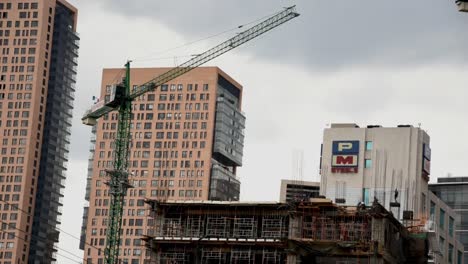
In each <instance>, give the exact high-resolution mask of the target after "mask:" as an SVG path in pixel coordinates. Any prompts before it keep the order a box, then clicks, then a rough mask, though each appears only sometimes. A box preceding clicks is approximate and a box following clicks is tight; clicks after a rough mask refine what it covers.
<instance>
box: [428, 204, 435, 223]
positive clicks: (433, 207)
mask: <svg viewBox="0 0 468 264" xmlns="http://www.w3.org/2000/svg"><path fill="white" fill-rule="evenodd" d="M430 210H431V211H430V215H429V216H430V218H431V220H432V221H435V203H434V202H433V201H431V209H430Z"/></svg>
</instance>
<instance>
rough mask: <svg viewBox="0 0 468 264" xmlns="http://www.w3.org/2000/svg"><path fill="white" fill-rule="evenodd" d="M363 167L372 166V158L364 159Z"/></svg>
mask: <svg viewBox="0 0 468 264" xmlns="http://www.w3.org/2000/svg"><path fill="white" fill-rule="evenodd" d="M364 161H365V162H364V168H372V160H371V159H365V160H364Z"/></svg>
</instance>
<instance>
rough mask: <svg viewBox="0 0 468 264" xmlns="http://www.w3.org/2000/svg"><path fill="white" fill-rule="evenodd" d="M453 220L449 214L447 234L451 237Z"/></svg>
mask: <svg viewBox="0 0 468 264" xmlns="http://www.w3.org/2000/svg"><path fill="white" fill-rule="evenodd" d="M454 222H455V220H454V219H453V218H452V217H451V216H450V217H449V235H450V236H451V237H453V223H454Z"/></svg>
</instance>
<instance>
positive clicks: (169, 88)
mask: <svg viewBox="0 0 468 264" xmlns="http://www.w3.org/2000/svg"><path fill="white" fill-rule="evenodd" d="M167 70H169V69H168V68H140V69H132V70H131V78H130V81H131V85H132V87H133V88H136V87H137V86H138V85H141V84H143V83H145V82H146V81H148V80H150V79H151V78H153V77H155V76H158V75H160V74H162V73H164V72H166V71H167ZM122 74H123V70H122V69H105V70H104V71H103V79H102V89H101V96H100V98H103V100H107V98H108V97H109V95H110V93H111V91H112V85H115V84H116V83H117V82H120V81H121V79H122V76H123V75H122ZM241 99H242V86H241V85H240V84H238V83H237V82H236V81H234V80H233V79H232V78H231V77H229V76H228V75H227V74H226V73H224V72H223V71H221V70H220V69H219V68H217V67H201V68H197V69H194V70H192V71H191V72H189V73H187V74H184V75H183V76H180V77H178V78H177V79H174V80H173V81H171V82H170V83H168V84H165V85H162V86H161V87H158V88H157V89H156V91H155V92H151V93H147V94H145V95H142V96H140V98H138V99H137V100H136V101H134V103H133V121H132V125H131V137H132V143H131V148H130V151H131V153H130V154H131V155H130V169H129V170H130V183H131V185H132V186H133V188H131V189H129V190H128V192H127V197H126V199H125V206H124V217H123V222H122V228H123V233H122V245H121V250H120V252H121V255H120V259H121V260H122V261H123V263H134V264H136V263H143V259H144V253H145V252H144V250H143V248H144V247H143V245H144V243H143V242H142V241H141V238H142V235H144V234H145V230H146V228H147V212H148V210H147V207H146V206H145V204H144V201H145V199H148V198H150V199H162V200H165V199H171V200H223V201H236V200H238V199H239V192H240V182H239V180H238V179H237V177H236V168H237V167H238V166H241V164H242V153H243V141H244V135H243V130H244V124H245V117H244V114H243V113H242V112H241ZM116 131H117V113H116V112H112V113H110V114H108V115H107V116H104V117H103V118H102V119H101V120H100V121H99V122H98V124H97V125H96V127H95V137H93V139H92V141H95V147H94V146H93V147H92V150H91V152H92V156H91V161H90V162H92V166H90V167H89V175H88V176H89V177H88V188H87V194H86V198H87V200H88V201H89V207H86V208H85V214H84V217H83V218H84V219H83V223H84V225H83V228H82V231H83V233H82V243H81V245H82V246H84V250H85V252H84V254H85V257H84V258H85V259H87V260H88V263H91V262H90V261H92V263H101V262H102V261H103V259H104V254H103V253H104V252H103V251H102V250H101V251H99V250H96V248H100V249H104V248H105V238H106V225H107V222H108V208H109V194H108V186H107V185H106V184H105V183H106V181H107V180H108V178H107V175H106V169H111V168H112V162H113V155H114V154H113V144H114V138H115V134H116Z"/></svg>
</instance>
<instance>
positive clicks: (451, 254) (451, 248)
mask: <svg viewBox="0 0 468 264" xmlns="http://www.w3.org/2000/svg"><path fill="white" fill-rule="evenodd" d="M448 263H449V264H453V245H452V244H449V249H448Z"/></svg>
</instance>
